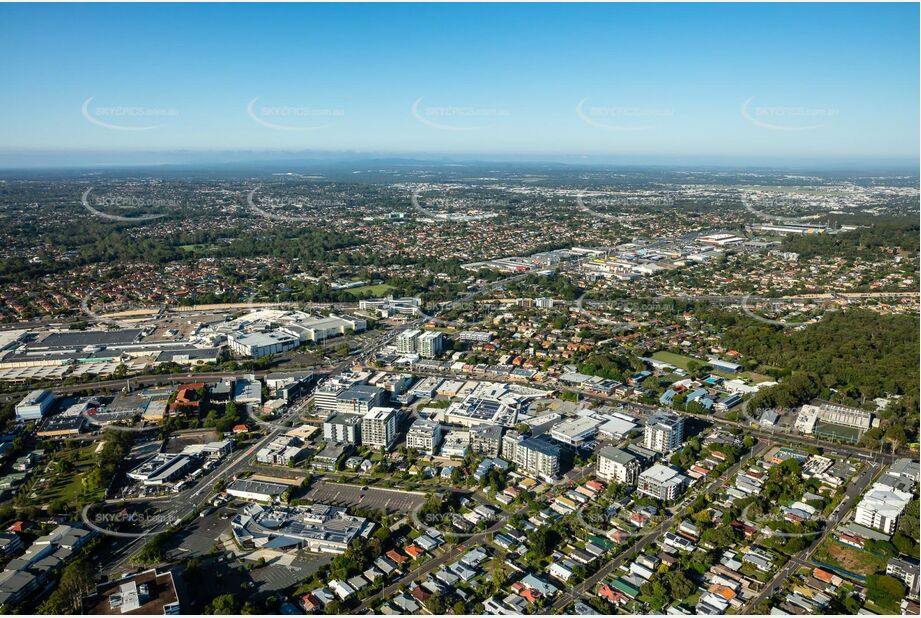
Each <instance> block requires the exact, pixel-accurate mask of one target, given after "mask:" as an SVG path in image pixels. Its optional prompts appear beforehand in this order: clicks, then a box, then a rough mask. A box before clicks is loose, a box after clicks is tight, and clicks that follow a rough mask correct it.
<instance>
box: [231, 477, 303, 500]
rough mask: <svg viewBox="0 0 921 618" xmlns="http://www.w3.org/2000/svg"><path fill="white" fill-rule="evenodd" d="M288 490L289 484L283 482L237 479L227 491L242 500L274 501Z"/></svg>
mask: <svg viewBox="0 0 921 618" xmlns="http://www.w3.org/2000/svg"><path fill="white" fill-rule="evenodd" d="M287 490H288V486H287V485H282V484H281V483H267V482H264V481H251V480H249V479H237V480H235V481H233V482H232V483H231V484H230V485H228V486H227V489H226V490H225V491H226V492H227V493H228V494H230V495H231V496H233V497H235V498H240V499H242V500H252V501H255V502H274V501H275V499H276V498H278V496H280V495H282V494H283V493H285V491H287Z"/></svg>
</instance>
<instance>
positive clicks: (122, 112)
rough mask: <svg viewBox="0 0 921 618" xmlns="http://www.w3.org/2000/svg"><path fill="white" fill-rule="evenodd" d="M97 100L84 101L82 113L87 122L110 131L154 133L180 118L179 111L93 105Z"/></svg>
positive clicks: (165, 108)
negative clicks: (167, 121)
mask: <svg viewBox="0 0 921 618" xmlns="http://www.w3.org/2000/svg"><path fill="white" fill-rule="evenodd" d="M95 98H96V97H90V98H88V99H87V100H86V101H84V102H83V105H82V106H81V107H80V112H81V113H82V114H83V117H84V118H85V119H86V120H87V122H90V123H92V124H94V125H96V126H97V127H102V128H103V129H109V130H110V131H152V130H153V129H159V128H160V127H162V126H163V125H164V124H166V123H165V122H164V121H165V120H169V119H174V118H176V117H178V116H179V110H177V109H173V108H167V107H144V106H125V105H109V106H103V105H92V103H93V99H95Z"/></svg>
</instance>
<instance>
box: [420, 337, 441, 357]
mask: <svg viewBox="0 0 921 618" xmlns="http://www.w3.org/2000/svg"><path fill="white" fill-rule="evenodd" d="M444 342H445V336H444V334H442V333H439V332H437V331H429V332H427V333H422V334H421V335H419V338H418V339H416V352H418V354H419V356H421V357H422V358H435V357H436V356H438V355H439V354H441V352H442V351H443V350H444V346H445V343H444Z"/></svg>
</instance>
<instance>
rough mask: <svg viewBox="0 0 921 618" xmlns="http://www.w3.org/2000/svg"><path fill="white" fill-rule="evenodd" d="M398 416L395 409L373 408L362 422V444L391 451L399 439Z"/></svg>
mask: <svg viewBox="0 0 921 618" xmlns="http://www.w3.org/2000/svg"><path fill="white" fill-rule="evenodd" d="M397 414H398V413H397V411H396V410H395V409H394V408H384V407H374V408H371V409H370V410H369V411H368V412H367V413H366V414H365V415H364V418H363V419H362V421H361V441H362V444H364V445H365V446H368V447H370V448H385V449H389V448H390V447H391V445H393V442H394V441H395V440H396V437H397Z"/></svg>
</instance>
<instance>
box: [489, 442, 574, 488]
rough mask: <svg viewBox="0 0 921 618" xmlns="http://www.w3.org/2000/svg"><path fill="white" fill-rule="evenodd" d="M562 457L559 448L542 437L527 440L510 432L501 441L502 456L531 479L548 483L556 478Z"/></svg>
mask: <svg viewBox="0 0 921 618" xmlns="http://www.w3.org/2000/svg"><path fill="white" fill-rule="evenodd" d="M562 455H563V451H562V449H561V448H560V446H558V445H556V444H554V443H552V442H550V441H549V440H548V439H546V438H543V437H537V438H527V437H524V436H522V435H520V434H519V433H518V432H517V431H510V432H508V433H507V434H506V435H505V437H504V438H503V439H502V456H503V457H504V458H505V459H507V460H509V461H510V462H512V463H514V464H515V465H516V466H518V471H519V472H521V473H522V474H526V475H528V476H531V477H536V478H540V479H544V480H548V481H549V480H554V479H556V478H558V477H559V475H560V467H561V463H562Z"/></svg>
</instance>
